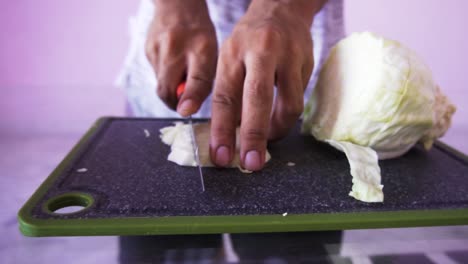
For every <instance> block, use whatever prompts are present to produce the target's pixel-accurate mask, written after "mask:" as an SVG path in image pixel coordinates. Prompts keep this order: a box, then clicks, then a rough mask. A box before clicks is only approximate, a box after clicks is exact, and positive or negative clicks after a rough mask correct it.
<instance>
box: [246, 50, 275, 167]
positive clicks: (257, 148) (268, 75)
mask: <svg viewBox="0 0 468 264" xmlns="http://www.w3.org/2000/svg"><path fill="white" fill-rule="evenodd" d="M245 62H246V76H245V81H244V92H243V97H242V121H241V132H240V136H241V137H240V143H241V160H242V165H243V167H244V168H246V169H248V170H252V171H256V170H260V169H261V168H262V167H263V165H264V163H265V152H266V145H267V136H268V129H269V122H270V113H271V105H272V101H273V85H274V78H275V66H276V63H275V61H272V59H271V58H269V57H267V56H257V55H254V56H252V55H251V56H247V57H246V61H245Z"/></svg>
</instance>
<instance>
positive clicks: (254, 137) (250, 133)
mask: <svg viewBox="0 0 468 264" xmlns="http://www.w3.org/2000/svg"><path fill="white" fill-rule="evenodd" d="M267 136H268V133H267V131H266V130H265V129H261V128H247V129H243V130H242V131H241V137H242V138H243V139H244V140H247V141H257V142H258V141H265V140H266V138H267Z"/></svg>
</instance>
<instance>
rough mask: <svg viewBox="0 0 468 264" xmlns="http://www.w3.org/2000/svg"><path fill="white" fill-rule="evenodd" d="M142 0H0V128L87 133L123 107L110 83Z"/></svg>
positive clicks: (117, 68) (122, 99)
mask: <svg viewBox="0 0 468 264" xmlns="http://www.w3.org/2000/svg"><path fill="white" fill-rule="evenodd" d="M135 9H136V1H123V0H117V1H115V0H99V1H94V0H65V1H64V0H41V1H36V0H18V1H2V2H1V3H0V41H1V42H0V58H1V59H0V89H1V91H2V92H1V94H2V95H1V96H2V97H1V99H0V100H1V101H0V118H1V120H2V121H1V123H0V133H7V134H11V133H15V134H18V133H20V134H26V135H27V134H29V133H31V131H34V132H36V133H82V132H83V131H84V130H85V129H87V127H88V126H89V125H90V124H91V122H93V120H95V119H96V117H98V116H101V115H111V114H114V115H117V114H121V113H123V109H124V97H123V95H122V93H121V92H120V91H119V90H118V89H116V88H114V87H113V85H112V83H113V80H114V78H115V76H116V74H117V73H118V71H119V67H120V65H121V63H122V61H123V58H124V54H125V51H126V48H127V21H128V16H129V15H130V14H131V13H133V12H134V10H135Z"/></svg>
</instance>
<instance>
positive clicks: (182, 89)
mask: <svg viewBox="0 0 468 264" xmlns="http://www.w3.org/2000/svg"><path fill="white" fill-rule="evenodd" d="M184 92H185V82H181V83H180V84H179V86H177V90H176V94H177V99H180V97H181V96H182V94H183V93H184Z"/></svg>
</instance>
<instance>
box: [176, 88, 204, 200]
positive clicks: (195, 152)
mask: <svg viewBox="0 0 468 264" xmlns="http://www.w3.org/2000/svg"><path fill="white" fill-rule="evenodd" d="M184 91H185V82H182V83H181V84H179V86H177V91H176V93H177V98H178V99H179V98H180V97H181V96H182V94H183V93H184ZM188 124H189V127H190V137H191V142H192V148H193V156H194V157H195V163H196V164H197V167H198V173H199V175H200V182H201V187H202V192H204V191H205V181H204V178H203V171H202V168H201V164H200V154H199V152H198V144H197V141H196V138H195V131H194V129H193V119H192V115H189V116H188Z"/></svg>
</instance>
